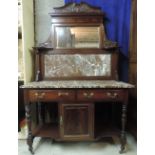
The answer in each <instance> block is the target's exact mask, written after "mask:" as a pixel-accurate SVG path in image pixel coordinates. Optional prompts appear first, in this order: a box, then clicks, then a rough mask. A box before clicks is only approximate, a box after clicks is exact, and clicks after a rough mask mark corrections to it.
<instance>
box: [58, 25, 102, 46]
mask: <svg viewBox="0 0 155 155" xmlns="http://www.w3.org/2000/svg"><path fill="white" fill-rule="evenodd" d="M99 34H100V33H99V27H98V26H96V27H95V26H94V27H90V26H89V27H77V26H76V27H68V26H66V27H59V26H58V27H55V43H56V48H99V46H100V35H99Z"/></svg>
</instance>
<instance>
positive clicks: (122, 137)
mask: <svg viewBox="0 0 155 155" xmlns="http://www.w3.org/2000/svg"><path fill="white" fill-rule="evenodd" d="M126 111H127V104H126V103H124V104H123V105H122V131H121V150H120V153H124V151H125V145H126V132H125V125H126Z"/></svg>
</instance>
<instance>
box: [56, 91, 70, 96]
mask: <svg viewBox="0 0 155 155" xmlns="http://www.w3.org/2000/svg"><path fill="white" fill-rule="evenodd" d="M68 95H69V93H68V92H59V93H58V96H68Z"/></svg>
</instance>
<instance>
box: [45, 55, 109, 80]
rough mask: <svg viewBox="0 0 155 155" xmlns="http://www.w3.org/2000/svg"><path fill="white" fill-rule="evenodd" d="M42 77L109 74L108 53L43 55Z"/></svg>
mask: <svg viewBox="0 0 155 155" xmlns="http://www.w3.org/2000/svg"><path fill="white" fill-rule="evenodd" d="M44 66H45V67H44V77H45V78H55V77H56V78H58V77H89V76H110V75H111V55H110V54H70V55H68V54H67V55H60V54H59V55H45V56H44Z"/></svg>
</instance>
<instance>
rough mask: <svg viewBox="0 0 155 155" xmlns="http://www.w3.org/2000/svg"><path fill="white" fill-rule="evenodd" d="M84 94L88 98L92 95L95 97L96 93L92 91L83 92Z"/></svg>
mask: <svg viewBox="0 0 155 155" xmlns="http://www.w3.org/2000/svg"><path fill="white" fill-rule="evenodd" d="M83 96H85V97H87V98H91V97H93V96H94V93H93V92H91V93H86V92H85V93H83Z"/></svg>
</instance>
